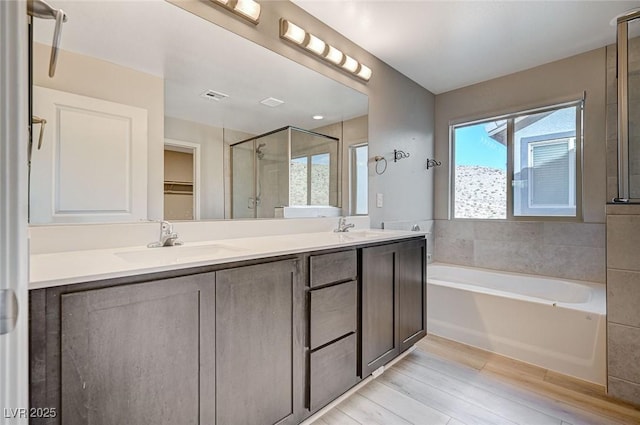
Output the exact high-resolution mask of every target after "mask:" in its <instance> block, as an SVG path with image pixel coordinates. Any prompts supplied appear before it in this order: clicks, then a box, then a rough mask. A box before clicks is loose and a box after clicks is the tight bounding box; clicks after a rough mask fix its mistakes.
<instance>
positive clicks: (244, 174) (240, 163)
mask: <svg viewBox="0 0 640 425" xmlns="http://www.w3.org/2000/svg"><path fill="white" fill-rule="evenodd" d="M254 143H255V140H248V141H246V142H244V143H240V144H237V145H233V146H231V164H232V166H231V217H232V218H255V217H256V194H255V190H254V189H255V185H254V182H255V167H254V150H255V148H254V146H255V145H254Z"/></svg>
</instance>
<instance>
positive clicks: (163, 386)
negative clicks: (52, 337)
mask: <svg viewBox="0 0 640 425" xmlns="http://www.w3.org/2000/svg"><path fill="white" fill-rule="evenodd" d="M214 296H215V273H213V272H212V273H203V274H198V275H192V276H184V277H178V278H173V279H165V280H160V281H152V282H147V283H140V284H133V285H122V286H114V287H110V288H104V289H95V290H89V291H82V292H75V293H68V294H62V295H61V316H62V317H61V320H60V326H61V342H60V347H61V350H60V351H61V357H60V366H61V368H60V371H61V372H60V375H61V380H60V382H61V384H60V387H61V388H62V389H63V390H62V391H61V395H60V406H61V412H60V418H59V421H60V422H58V423H60V424H64V425H75V424H78V425H81V424H82V425H116V424H154V425H156V424H157V425H161V424H166V425H169V424H183V425H200V424H211V423H213V421H212V418H213V417H214V409H215V404H214V403H213V402H211V400H214V399H215V395H214V393H213V386H212V385H211V380H208V379H200V376H201V373H202V374H203V375H205V376H210V375H211V371H212V370H213V369H214V361H215V360H214V346H213V343H214V342H213V338H214V337H213V329H214V323H213V317H214V310H213V309H214ZM201 401H202V402H201Z"/></svg>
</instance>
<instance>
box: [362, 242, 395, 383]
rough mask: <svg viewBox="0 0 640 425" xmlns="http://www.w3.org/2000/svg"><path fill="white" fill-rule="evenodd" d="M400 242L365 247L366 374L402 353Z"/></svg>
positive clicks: (363, 325) (363, 336) (364, 349)
mask: <svg viewBox="0 0 640 425" xmlns="http://www.w3.org/2000/svg"><path fill="white" fill-rule="evenodd" d="M397 276H398V244H389V245H382V246H376V247H371V248H364V249H363V250H362V377H363V378H364V377H365V376H368V375H369V374H371V372H373V371H374V370H376V369H377V368H379V367H380V366H383V365H384V364H385V363H387V362H388V361H389V360H391V359H393V358H394V357H396V355H398V353H399V347H398V338H397V336H396V323H397V321H398V297H397V292H398V291H397V286H398V279H397Z"/></svg>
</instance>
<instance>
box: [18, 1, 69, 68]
mask: <svg viewBox="0 0 640 425" xmlns="http://www.w3.org/2000/svg"><path fill="white" fill-rule="evenodd" d="M27 13H28V14H29V15H30V16H32V17H35V18H41V19H55V21H56V27H55V29H54V31H53V43H52V44H51V59H50V60H49V77H51V78H53V76H54V75H55V73H56V63H57V61H58V48H59V47H60V37H61V36H62V24H63V23H64V22H67V14H66V13H64V11H63V10H62V9H54V8H53V7H51V6H50V5H49V4H48V3H47V2H45V1H44V0H29V2H28V3H27Z"/></svg>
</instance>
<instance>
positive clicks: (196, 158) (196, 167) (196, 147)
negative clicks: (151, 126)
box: [164, 139, 202, 220]
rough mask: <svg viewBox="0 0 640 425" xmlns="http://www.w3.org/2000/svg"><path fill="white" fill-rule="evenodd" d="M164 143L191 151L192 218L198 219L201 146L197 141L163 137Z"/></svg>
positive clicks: (200, 183)
mask: <svg viewBox="0 0 640 425" xmlns="http://www.w3.org/2000/svg"><path fill="white" fill-rule="evenodd" d="M164 145H165V146H171V147H176V148H181V149H186V150H189V151H191V152H193V219H194V220H200V187H201V186H202V182H201V181H200V156H201V150H202V146H201V145H200V144H198V143H192V142H185V141H184V140H176V139H164Z"/></svg>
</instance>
